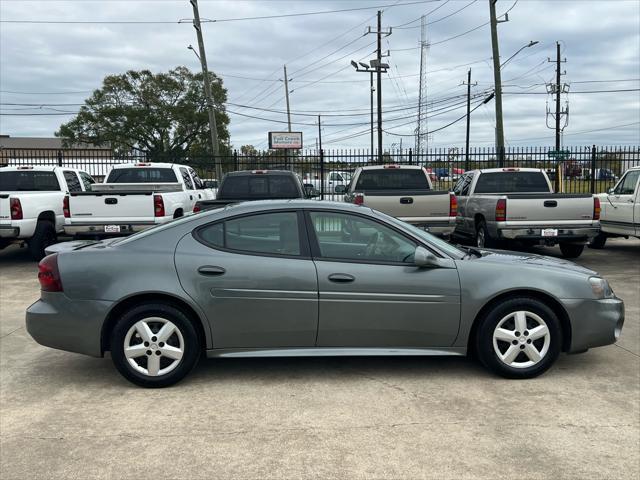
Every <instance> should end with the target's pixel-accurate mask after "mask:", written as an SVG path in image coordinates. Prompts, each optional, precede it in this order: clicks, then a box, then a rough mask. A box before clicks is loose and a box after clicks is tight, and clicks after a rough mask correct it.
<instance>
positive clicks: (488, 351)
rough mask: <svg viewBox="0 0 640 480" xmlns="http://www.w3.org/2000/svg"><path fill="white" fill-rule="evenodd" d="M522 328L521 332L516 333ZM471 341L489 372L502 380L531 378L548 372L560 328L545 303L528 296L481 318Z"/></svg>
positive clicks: (559, 341) (557, 346) (555, 354)
mask: <svg viewBox="0 0 640 480" xmlns="http://www.w3.org/2000/svg"><path fill="white" fill-rule="evenodd" d="M522 322H524V323H522ZM518 325H520V326H518ZM523 325H526V326H525V327H524V328H526V330H525V331H524V332H522V331H520V330H519V329H521V328H523ZM498 327H500V330H498ZM540 327H541V329H539V330H534V329H538V328H540ZM544 328H546V330H544ZM534 331H535V332H536V333H531V332H534ZM509 332H510V333H509ZM545 332H546V333H545ZM516 334H518V335H516ZM542 334H544V336H541V337H537V338H535V339H534V335H542ZM499 337H500V338H499ZM474 340H475V345H474V347H475V352H476V355H477V357H478V359H479V360H480V361H481V363H482V364H483V365H484V366H485V367H487V368H488V369H489V370H491V371H492V372H494V373H496V374H498V375H500V376H502V377H504V378H514V379H524V378H533V377H537V376H538V375H540V374H542V373H544V372H545V371H547V370H548V369H549V368H550V367H551V365H553V363H554V362H555V361H556V359H557V358H558V356H559V355H560V350H561V345H562V329H561V327H560V321H559V320H558V317H557V316H556V314H555V313H554V312H553V310H551V308H549V306H548V305H546V304H545V303H543V302H541V301H540V300H537V299H535V298H529V297H520V298H511V299H508V300H505V301H503V302H501V303H500V304H498V305H496V306H494V307H493V308H492V309H491V310H490V311H489V312H488V313H487V314H486V315H485V316H484V318H483V319H481V321H480V324H479V325H478V329H477V330H476V336H475V339H474ZM513 342H517V343H516V344H514V343H513ZM534 350H535V352H537V357H539V358H536V354H535V352H534ZM498 353H500V356H499V355H498Z"/></svg>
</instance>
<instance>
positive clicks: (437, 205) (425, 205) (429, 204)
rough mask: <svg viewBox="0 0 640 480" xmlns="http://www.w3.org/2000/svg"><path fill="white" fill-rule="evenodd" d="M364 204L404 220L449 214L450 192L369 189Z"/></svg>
mask: <svg viewBox="0 0 640 480" xmlns="http://www.w3.org/2000/svg"><path fill="white" fill-rule="evenodd" d="M364 204H365V205H366V206H367V207H370V208H373V209H374V210H379V211H381V212H383V213H386V214H387V215H391V216H392V217H397V218H400V219H402V220H406V219H409V218H415V219H421V218H427V217H432V218H433V217H448V216H449V192H446V191H433V190H423V191H420V190H416V191H403V192H394V191H375V190H367V191H366V192H365V194H364Z"/></svg>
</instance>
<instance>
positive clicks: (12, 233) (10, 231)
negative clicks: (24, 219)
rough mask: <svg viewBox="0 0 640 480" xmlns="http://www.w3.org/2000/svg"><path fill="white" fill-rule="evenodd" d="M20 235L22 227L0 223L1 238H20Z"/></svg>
mask: <svg viewBox="0 0 640 480" xmlns="http://www.w3.org/2000/svg"><path fill="white" fill-rule="evenodd" d="M19 236H20V227H13V226H11V225H0V238H9V239H13V238H18V237H19Z"/></svg>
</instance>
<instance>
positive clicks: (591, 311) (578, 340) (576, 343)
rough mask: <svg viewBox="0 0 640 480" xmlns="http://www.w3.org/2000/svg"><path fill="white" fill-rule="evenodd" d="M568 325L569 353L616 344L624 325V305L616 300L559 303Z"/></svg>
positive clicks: (571, 300)
mask: <svg viewBox="0 0 640 480" xmlns="http://www.w3.org/2000/svg"><path fill="white" fill-rule="evenodd" d="M561 301H562V304H563V305H564V307H565V308H566V309H567V312H568V314H569V319H570V322H571V345H570V348H569V352H580V351H583V350H585V349H588V348H593V347H601V346H603V345H610V344H612V343H615V342H616V340H618V338H619V337H620V333H621V331H622V326H623V324H624V303H623V302H622V300H620V299H619V298H617V297H614V298H605V299H602V300H580V299H564V300H561Z"/></svg>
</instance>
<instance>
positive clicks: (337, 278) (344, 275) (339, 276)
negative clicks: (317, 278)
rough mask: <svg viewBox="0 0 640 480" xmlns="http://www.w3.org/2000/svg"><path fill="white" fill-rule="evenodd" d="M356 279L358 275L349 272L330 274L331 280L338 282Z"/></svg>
mask: <svg viewBox="0 0 640 480" xmlns="http://www.w3.org/2000/svg"><path fill="white" fill-rule="evenodd" d="M355 279H356V277H354V276H353V275H349V274H348V273H332V274H331V275H329V280H330V281H331V282H336V283H349V282H353V281H354V280H355Z"/></svg>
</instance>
